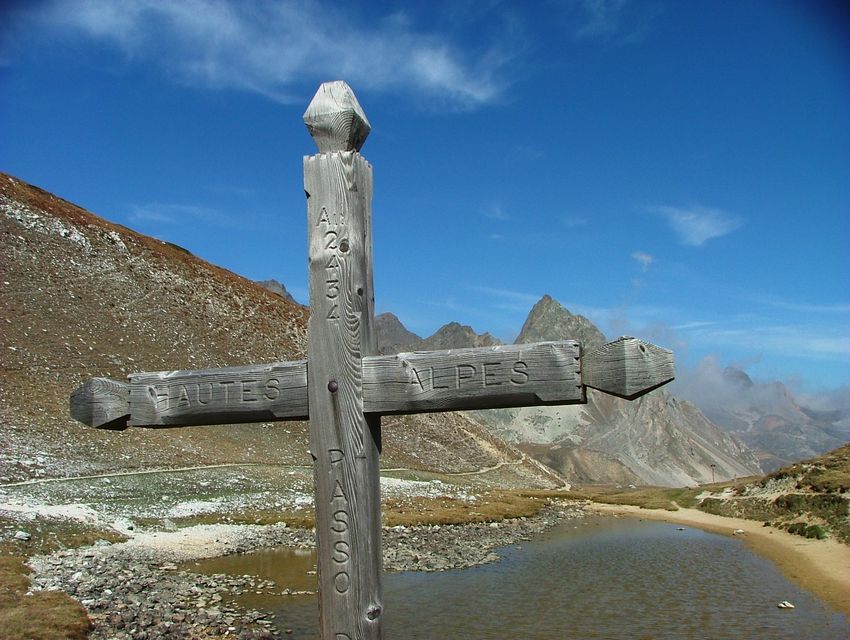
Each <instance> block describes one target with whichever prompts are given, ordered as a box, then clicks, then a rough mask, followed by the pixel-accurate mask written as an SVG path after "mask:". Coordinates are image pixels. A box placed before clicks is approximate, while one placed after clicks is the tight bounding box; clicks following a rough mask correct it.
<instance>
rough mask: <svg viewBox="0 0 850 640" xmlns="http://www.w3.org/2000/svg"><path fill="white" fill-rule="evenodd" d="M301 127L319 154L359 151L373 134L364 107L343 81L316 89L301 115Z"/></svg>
mask: <svg viewBox="0 0 850 640" xmlns="http://www.w3.org/2000/svg"><path fill="white" fill-rule="evenodd" d="M304 124H306V125H307V130H308V131H309V132H310V135H311V136H312V137H313V140H314V141H315V142H316V145H317V146H318V147H319V151H320V152H321V153H331V152H333V151H360V147H362V146H363V143H364V142H366V137H367V136H368V135H369V132H370V131H371V130H372V127H371V125H370V124H369V121H368V120H367V119H366V114H365V113H364V112H363V107H361V106H360V103H359V102H357V97H356V96H355V95H354V92H353V91H352V90H351V87H349V86H348V84H346V83H345V82H343V81H342V80H336V81H334V82H323V83H322V84H321V86H319V90H318V91H317V92H316V95H315V96H313V100H312V101H311V102H310V104H309V106H308V107H307V111H305V112H304Z"/></svg>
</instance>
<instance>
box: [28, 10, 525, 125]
mask: <svg viewBox="0 0 850 640" xmlns="http://www.w3.org/2000/svg"><path fill="white" fill-rule="evenodd" d="M33 11H34V18H35V20H36V21H37V22H38V23H40V24H41V25H42V26H44V25H46V26H48V27H53V28H54V29H55V31H56V35H57V36H60V37H64V38H68V37H74V36H76V37H79V36H83V37H86V38H91V39H93V40H99V41H102V42H106V43H109V44H111V45H113V46H115V47H117V48H119V49H120V50H121V51H123V52H124V53H125V54H126V56H127V58H128V60H131V61H135V62H142V63H148V62H153V63H155V64H157V65H158V66H160V67H161V68H163V69H164V70H165V71H166V72H167V74H168V75H169V76H170V77H172V78H173V79H174V80H176V81H178V82H181V83H184V84H189V85H192V86H199V87H204V88H210V89H235V90H242V91H250V92H255V93H259V94H262V95H264V96H267V97H269V98H271V99H273V100H276V101H279V102H285V103H291V102H294V101H303V99H304V96H303V95H300V93H301V91H300V90H299V88H298V85H299V83H304V82H310V83H313V82H315V79H316V78H331V79H332V78H338V77H343V78H346V79H347V80H349V81H350V82H351V83H352V84H354V85H355V86H357V87H363V88H371V89H378V90H398V89H399V88H406V89H408V90H413V91H414V92H416V93H417V94H419V95H422V94H425V95H428V96H431V97H434V98H437V99H440V100H442V101H443V102H445V103H448V104H452V105H454V106H455V107H460V108H473V107H476V106H479V105H483V104H487V103H489V102H491V101H493V100H496V99H497V98H498V97H499V96H500V94H501V93H502V91H503V89H504V88H505V86H506V83H505V81H504V79H503V78H502V71H503V69H504V67H505V65H506V64H507V63H508V62H509V61H510V60H511V58H512V52H511V51H510V50H509V47H510V44H508V43H507V41H508V40H509V38H505V39H504V40H502V41H501V42H499V43H498V44H494V45H493V46H492V47H491V48H490V49H489V50H485V51H478V52H477V54H470V53H469V50H468V49H466V48H464V47H462V46H461V44H460V43H456V42H453V41H452V40H451V39H450V38H449V36H444V35H438V34H434V33H427V32H423V31H419V30H417V29H416V28H415V26H413V25H412V21H411V20H410V19H408V18H407V17H406V16H405V15H404V14H403V13H396V14H393V15H390V16H386V17H385V19H383V20H381V19H378V20H374V19H371V21H370V22H369V23H368V24H367V23H366V21H365V18H364V17H363V16H360V15H358V14H357V13H356V11H355V9H352V7H351V5H348V4H341V3H332V2H329V1H328V0H279V1H277V2H262V3H256V2H244V3H243V2H229V1H226V0H182V1H181V2H161V1H160V0H122V1H121V2H113V1H111V0H55V1H53V2H51V3H49V4H47V5H38V6H37V8H36V9H34V10H33Z"/></svg>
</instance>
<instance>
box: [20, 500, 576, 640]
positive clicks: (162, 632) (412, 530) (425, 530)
mask: <svg viewBox="0 0 850 640" xmlns="http://www.w3.org/2000/svg"><path fill="white" fill-rule="evenodd" d="M582 514H583V511H582V506H581V505H579V504H578V503H566V502H563V503H552V504H550V505H549V506H547V507H546V508H545V509H544V510H543V511H541V512H540V513H539V514H538V515H536V516H533V517H530V518H515V519H510V520H505V521H502V522H492V523H478V524H468V525H447V526H439V525H433V526H416V527H405V526H396V527H388V528H385V529H384V532H383V533H384V535H383V538H384V540H383V545H384V563H385V568H386V570H388V571H413V570H419V571H444V570H448V569H459V568H466V567H470V566H475V565H479V564H483V563H487V562H495V561H498V559H499V556H498V552H497V551H498V548H499V547H504V546H507V545H512V544H516V543H518V542H520V541H523V540H528V539H530V538H531V537H532V536H534V535H537V534H539V533H541V532H543V531H545V530H546V529H548V528H549V527H551V526H553V525H555V524H557V523H559V522H561V521H563V520H565V519H567V518H578V517H581V516H582ZM313 544H314V543H313V532H312V531H308V530H304V529H292V528H289V527H287V526H286V525H282V524H279V525H266V526H259V525H198V526H195V527H189V528H186V529H181V530H178V531H174V532H162V531H160V532H148V533H144V534H139V535H137V536H136V537H134V538H133V539H131V540H129V541H127V542H123V543H118V544H110V543H108V542H106V541H99V542H97V543H96V544H95V545H93V546H90V547H86V548H83V549H75V550H63V551H59V552H56V553H53V554H51V555H43V556H36V557H34V558H32V559H31V562H30V566H31V567H32V569H33V576H32V588H33V590H43V589H48V590H50V589H53V590H55V589H60V590H63V591H66V592H67V593H69V594H70V595H71V596H73V597H74V598H76V599H78V600H79V601H80V602H81V603H82V604H83V606H84V607H85V608H86V609H87V610H88V612H89V616H90V618H91V620H92V622H93V624H94V631H93V632H92V635H91V638H93V639H95V640H97V639H100V638H103V639H105V638H110V639H116V640H117V639H124V638H128V639H129V638H132V639H136V640H146V639H149V638H168V637H175V638H178V637H179V638H210V637H221V636H225V637H237V638H273V637H278V636H285V635H286V634H287V627H286V620H273V619H272V617H271V616H270V615H269V614H264V613H262V612H259V611H256V610H244V609H242V608H240V606H239V605H237V604H236V603H235V602H234V600H233V598H234V597H235V596H238V595H240V594H242V593H244V592H248V591H250V592H253V593H265V594H277V595H279V596H280V597H292V596H299V595H304V594H303V592H298V593H293V592H292V591H291V590H290V589H289V588H288V587H287V585H283V584H274V583H273V582H272V581H270V580H264V579H261V578H257V577H255V576H249V575H242V576H225V575H212V576H208V575H200V574H197V573H193V572H190V571H185V570H181V569H180V568H179V567H178V564H177V563H179V562H183V561H187V560H190V559H196V558H201V557H208V556H210V555H216V554H218V553H220V552H222V551H223V552H225V553H246V552H249V551H252V550H255V549H261V548H267V547H275V546H280V545H286V546H294V547H301V548H307V547H312V546H313Z"/></svg>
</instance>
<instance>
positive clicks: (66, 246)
mask: <svg viewBox="0 0 850 640" xmlns="http://www.w3.org/2000/svg"><path fill="white" fill-rule="evenodd" d="M0 228H2V235H3V242H2V248H0V285H2V296H0V327H2V331H0V353H2V356H0V384H2V390H0V482H10V481H15V480H21V479H27V478H32V477H41V476H68V475H76V474H86V473H97V472H102V471H111V470H118V469H127V468H150V467H180V466H193V465H206V464H219V463H233V462H259V463H269V464H275V463H279V464H304V465H306V464H309V462H310V459H309V456H308V455H307V430H306V424H305V423H300V422H286V423H275V424H262V425H238V426H236V425H221V426H215V427H190V428H182V429H170V430H165V429H162V430H155V429H154V430H146V429H129V430H127V431H124V432H108V431H98V430H95V429H90V428H87V427H85V426H82V425H80V424H78V423H76V422H74V421H73V420H71V419H70V417H69V416H68V395H69V394H70V392H71V391H72V390H73V389H75V388H76V387H77V386H79V385H80V384H81V383H82V382H83V381H84V380H85V379H87V378H90V377H94V376H103V377H111V378H115V379H123V378H125V377H126V376H127V375H128V374H130V373H133V372H136V371H158V370H164V369H172V370H173V369H199V368H208V367H222V366H228V365H242V364H252V363H254V364H256V363H261V362H272V361H280V360H290V359H297V358H303V357H305V355H306V344H307V336H306V321H307V314H308V310H306V309H304V308H303V307H301V306H299V305H297V304H295V303H292V302H290V301H288V300H286V299H284V298H282V297H280V296H277V295H274V294H273V293H271V292H270V291H268V290H266V289H265V288H263V287H262V286H260V285H259V284H257V283H254V282H251V281H249V280H246V279H244V278H242V277H240V276H238V275H236V274H234V273H231V272H229V271H227V270H224V269H221V268H219V267H216V266H214V265H211V264H209V263H207V262H205V261H203V260H201V259H199V258H197V257H195V256H193V255H191V254H190V253H188V252H186V251H185V250H183V249H181V248H180V247H176V246H174V245H169V244H168V243H164V242H161V241H158V240H155V239H153V238H150V237H147V236H144V235H141V234H138V233H136V232H134V231H132V230H130V229H127V228H125V227H122V226H120V225H116V224H113V223H110V222H107V221H105V220H103V219H101V218H99V217H97V216H95V215H93V214H91V213H89V212H87V211H85V210H84V209H82V208H80V207H78V206H76V205H74V204H71V203H69V202H67V201H65V200H62V199H61V198H58V197H56V196H54V195H51V194H49V193H47V192H45V191H43V190H41V189H39V188H37V187H34V186H32V185H29V184H27V183H25V182H23V181H21V180H19V179H17V178H13V177H11V176H8V175H6V174H2V173H0ZM272 266H273V265H270V268H271V267H272ZM305 268H306V265H305ZM384 424H385V428H384V458H383V463H384V465H385V466H405V467H413V468H418V469H434V470H445V471H474V470H476V469H478V468H482V467H488V466H494V465H497V464H499V463H500V462H507V461H517V460H518V459H520V458H521V454H520V453H519V452H517V451H516V450H515V449H513V448H512V447H509V446H508V445H505V444H504V443H500V442H499V441H498V440H496V439H495V438H493V437H492V436H490V435H488V434H487V433H486V431H484V430H483V429H482V428H481V427H480V425H478V423H476V422H474V421H473V420H471V419H469V418H467V417H465V416H461V415H458V414H446V415H442V416H417V417H410V418H404V419H386V420H385V421H384ZM510 468H511V469H512V472H511V474H509V475H510V479H512V480H513V481H517V482H519V481H521V482H523V483H526V484H532V485H534V484H540V483H543V484H545V483H546V482H547V480H545V479H544V478H545V476H544V475H543V474H542V473H541V472H540V471H538V470H537V468H536V467H534V466H533V465H531V464H527V463H521V464H517V465H511V466H510Z"/></svg>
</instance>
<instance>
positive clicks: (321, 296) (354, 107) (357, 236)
mask: <svg viewBox="0 0 850 640" xmlns="http://www.w3.org/2000/svg"><path fill="white" fill-rule="evenodd" d="M304 122H305V123H306V124H307V128H308V129H309V131H310V134H311V135H312V136H313V139H314V140H315V141H316V144H317V145H318V147H319V153H318V154H317V155H314V156H310V157H306V158H304V190H305V191H306V194H307V229H308V232H307V233H308V249H309V270H310V320H309V325H308V332H309V334H308V362H309V366H308V368H307V381H308V384H307V388H308V398H309V406H310V453H311V455H312V457H313V470H314V478H315V485H316V486H315V491H316V494H315V506H316V545H317V567H318V576H319V609H320V619H321V623H320V624H321V637H322V638H323V640H355V639H357V640H360V639H362V638H382V637H383V616H382V613H383V604H382V591H381V573H382V564H383V562H382V554H381V500H380V471H379V454H380V449H381V421H380V416H379V415H378V414H371V415H366V414H365V412H364V404H363V371H362V369H363V357H364V356H369V355H376V352H377V347H376V336H375V331H374V328H373V315H374V312H373V309H374V294H373V288H372V255H371V254H372V249H371V247H372V238H371V235H372V229H371V206H372V167H371V165H370V164H369V163H368V162H367V161H366V160H365V159H364V158H363V156H361V155H360V153H359V150H360V147H361V146H362V145H363V142H364V141H365V140H366V136H367V135H368V134H369V130H370V127H369V122H368V120H367V119H366V115H365V114H364V113H363V110H362V108H361V107H360V105H359V104H358V102H357V98H356V97H355V96H354V93H353V92H352V91H351V89H350V88H349V86H348V85H347V84H345V83H344V82H332V83H325V84H323V85H322V86H321V87H320V88H319V91H318V93H317V94H316V96H315V97H314V98H313V101H312V102H311V103H310V105H309V107H308V108H307V111H306V113H305V114H304Z"/></svg>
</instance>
